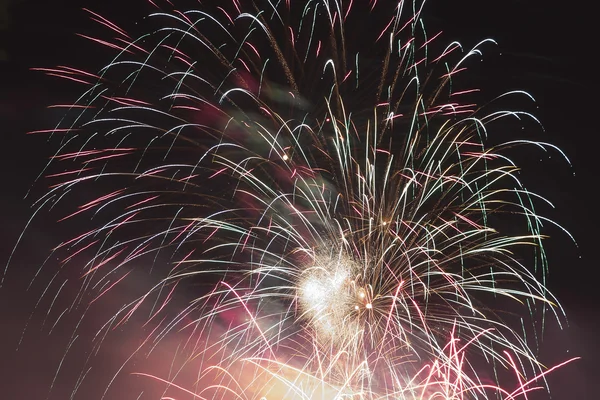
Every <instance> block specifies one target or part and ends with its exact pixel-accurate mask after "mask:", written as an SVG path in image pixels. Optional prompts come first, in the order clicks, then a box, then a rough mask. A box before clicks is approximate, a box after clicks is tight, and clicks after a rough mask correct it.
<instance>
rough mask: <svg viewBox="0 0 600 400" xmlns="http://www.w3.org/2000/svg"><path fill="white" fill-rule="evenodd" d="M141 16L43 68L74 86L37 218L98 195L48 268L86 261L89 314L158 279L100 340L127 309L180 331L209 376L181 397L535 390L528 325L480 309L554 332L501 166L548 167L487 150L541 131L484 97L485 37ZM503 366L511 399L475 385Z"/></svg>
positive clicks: (300, 14)
mask: <svg viewBox="0 0 600 400" xmlns="http://www.w3.org/2000/svg"><path fill="white" fill-rule="evenodd" d="M149 3H150V4H151V6H152V7H153V8H154V10H155V11H154V12H153V13H152V14H151V15H150V16H149V17H148V18H147V19H146V20H145V21H144V24H145V26H146V27H147V28H148V32H150V33H147V34H142V35H140V36H132V35H130V34H129V33H127V32H126V31H125V30H123V29H122V28H121V27H119V26H118V25H116V24H115V23H113V22H111V21H109V20H107V19H105V18H104V17H102V16H100V15H98V14H96V13H94V12H90V14H91V17H92V19H93V20H95V21H96V22H98V23H99V24H100V25H102V26H103V27H104V28H105V29H106V30H107V32H109V33H110V34H109V35H105V36H103V37H102V38H96V37H90V36H85V35H84V36H85V37H86V38H88V39H90V40H92V41H94V42H96V43H97V44H99V45H101V46H103V47H105V48H108V49H109V50H110V51H112V52H113V54H114V58H113V59H112V61H111V62H110V63H108V64H107V65H106V66H105V67H103V68H102V69H101V70H100V71H99V72H97V73H90V72H86V71H82V70H79V69H76V68H72V67H57V68H44V69H43V70H44V71H45V72H47V73H49V74H50V75H58V76H60V77H62V78H65V79H68V80H71V81H75V82H77V83H79V84H83V85H84V86H85V91H84V92H83V94H82V96H81V97H80V98H79V99H78V100H77V101H76V102H75V103H74V104H69V105H66V106H65V105H63V106H61V107H67V108H68V109H69V110H68V112H67V113H66V117H65V119H64V120H63V121H62V122H61V123H60V124H59V126H58V127H57V128H56V129H53V130H52V134H53V136H55V137H56V138H57V140H58V141H59V142H60V149H59V151H58V152H57V153H56V154H55V156H54V157H53V158H52V161H51V163H50V164H49V166H48V169H47V170H46V171H47V173H46V176H47V177H48V179H50V180H51V182H52V184H51V189H50V190H49V192H48V193H47V195H46V196H44V197H43V198H42V199H41V200H40V201H39V202H38V206H39V207H40V208H44V207H48V206H50V205H52V206H55V205H56V204H57V203H65V202H67V199H69V198H72V196H74V195H77V196H81V197H82V198H86V196H87V194H88V193H97V192H98V191H102V193H101V194H100V195H96V194H94V196H93V197H91V198H89V199H87V198H86V200H85V201H84V202H83V203H82V204H81V205H80V206H79V208H78V209H77V210H75V211H74V212H72V213H69V214H67V215H65V216H64V219H74V218H82V217H83V216H85V217H86V218H87V219H88V222H86V225H87V226H89V224H90V223H92V224H93V229H91V230H89V231H85V232H82V233H80V234H78V235H76V236H75V237H73V239H71V240H69V241H67V242H65V243H62V244H61V245H60V246H58V248H57V249H56V252H57V253H59V254H63V256H62V259H63V262H64V263H65V264H67V263H74V261H73V260H78V261H77V262H78V263H79V262H81V260H84V261H85V262H83V265H84V270H83V277H82V281H81V282H82V283H81V285H82V286H81V288H82V293H84V294H83V295H82V296H88V297H89V299H92V301H95V300H96V299H98V298H100V297H102V296H110V293H111V291H113V290H115V288H116V287H118V285H122V284H123V282H125V281H126V279H128V275H129V274H130V273H131V272H132V271H133V270H134V269H136V268H146V269H150V265H151V264H152V265H153V266H152V276H153V277H154V279H155V282H154V286H153V287H152V288H151V289H149V290H148V291H147V292H146V293H144V294H143V295H142V296H139V297H136V298H134V299H131V301H129V302H128V303H127V304H126V305H125V306H124V307H122V308H120V309H118V310H115V315H114V317H113V318H112V319H111V321H109V323H108V324H107V326H108V327H114V326H118V325H119V324H126V323H127V322H128V320H130V319H131V318H132V316H133V315H135V314H136V313H139V312H141V311H140V310H142V309H143V310H146V311H145V312H148V310H150V312H149V314H148V315H149V317H148V318H147V319H148V324H150V325H152V324H153V325H154V326H155V329H154V330H153V332H154V333H153V334H151V335H150V336H151V337H152V340H151V341H153V342H157V341H160V340H161V339H162V338H164V337H165V336H167V335H169V334H170V333H172V332H180V333H181V332H187V334H188V337H189V340H188V341H186V342H185V345H184V347H186V348H188V349H189V353H190V354H191V355H192V356H190V357H191V358H192V359H194V360H199V359H200V360H202V363H201V367H200V371H201V372H199V377H200V378H199V379H198V382H197V383H196V386H195V387H194V388H187V389H186V388H183V387H180V388H178V390H180V395H183V394H184V393H186V391H187V393H188V395H189V394H190V393H192V392H193V394H194V396H196V397H197V398H232V399H234V398H239V399H255V398H256V399H259V398H261V397H263V398H268V399H272V398H290V399H291V398H299V399H319V398H327V399H331V398H336V396H337V398H340V399H341V398H344V399H351V398H352V399H359V398H360V399H375V398H377V399H409V398H432V399H433V398H443V399H455V398H456V399H463V398H471V397H478V398H487V397H488V396H491V397H494V398H496V397H502V398H506V399H508V398H516V397H519V396H521V395H524V393H525V392H526V391H527V390H530V389H531V388H530V387H529V386H528V385H529V383H528V382H529V381H528V380H530V379H532V380H534V381H535V382H537V383H539V382H540V381H543V379H540V378H543V376H544V374H545V372H547V370H546V369H545V367H544V366H542V365H541V363H539V362H538V361H537V359H536V355H535V348H534V347H535V346H533V347H532V346H531V343H530V340H528V339H527V338H526V337H525V331H527V330H528V329H529V328H528V329H525V330H523V329H521V328H519V329H515V328H514V327H513V325H511V324H509V323H507V321H506V320H505V318H504V317H503V315H502V314H501V313H499V312H498V311H497V310H496V309H494V307H493V306H490V303H489V302H490V301H491V303H492V304H504V303H503V301H504V300H501V299H505V300H507V301H510V302H511V303H514V304H515V306H518V307H520V308H521V310H522V312H523V314H524V315H525V316H527V315H528V314H530V315H536V316H540V315H545V314H547V313H548V312H549V313H550V314H551V315H554V316H556V317H557V318H558V319H559V320H560V319H561V317H560V315H561V310H560V307H559V306H558V302H557V301H556V300H555V299H554V297H553V296H552V295H551V294H550V293H549V292H548V291H547V290H546V289H545V287H544V285H543V276H544V274H545V271H546V259H545V255H544V251H543V247H542V238H543V236H542V233H541V228H542V226H543V225H544V224H547V223H553V222H552V221H549V220H547V219H545V218H544V217H542V216H540V215H538V214H537V213H536V207H537V205H538V204H540V203H547V201H546V200H545V199H544V198H542V197H540V196H538V195H536V194H534V193H531V192H529V191H528V190H526V188H525V187H524V186H523V185H522V184H521V183H520V181H519V179H518V174H517V172H518V166H517V165H516V164H515V163H514V162H513V161H511V159H510V158H509V154H508V153H509V152H508V150H509V149H512V148H513V147H515V146H520V145H524V146H532V147H534V148H536V149H541V150H542V151H546V150H550V151H557V152H559V153H560V151H559V150H558V149H556V148H555V147H553V146H551V145H549V144H545V143H540V142H533V141H530V140H516V141H515V140H509V141H507V142H505V143H501V142H500V141H499V140H498V137H497V136H496V137H495V138H491V137H490V138H488V136H491V135H492V133H493V132H495V131H497V130H498V127H500V128H507V127H512V128H510V129H514V127H519V126H520V125H521V124H524V123H526V122H527V121H533V122H536V120H535V117H534V116H532V115H531V114H529V113H527V112H523V111H519V110H505V109H502V108H499V107H498V106H496V104H498V103H502V104H506V103H507V102H506V101H505V100H507V99H509V100H510V99H511V98H513V97H515V98H524V99H530V97H531V96H529V95H528V94H527V93H524V92H513V93H506V94H503V95H502V96H500V97H499V101H498V102H491V103H488V104H487V105H485V106H480V105H478V104H477V103H476V101H475V100H476V98H477V97H479V95H477V92H478V90H477V88H474V87H469V86H468V82H469V79H468V72H466V69H467V67H468V66H469V64H470V63H471V62H472V60H474V59H476V60H478V59H479V58H480V57H481V55H482V53H481V49H482V48H484V47H486V46H487V45H489V44H491V43H493V41H491V40H483V41H482V42H480V43H478V44H477V45H476V46H474V47H473V48H469V49H465V48H463V47H462V45H461V44H460V43H457V42H452V43H449V44H448V45H447V46H446V47H441V46H440V45H439V43H440V40H441V39H439V38H437V35H436V34H434V35H428V33H427V31H426V30H425V28H424V22H423V21H422V18H421V13H422V8H423V6H424V4H423V3H422V2H420V1H415V2H409V1H406V2H404V1H401V2H399V3H395V2H381V1H379V2H377V1H368V2H367V1H339V0H338V1H334V0H311V1H302V2H300V1H289V0H288V1H279V2H269V1H264V2H261V1H256V2H246V1H243V2H242V1H237V0H232V1H226V2H218V5H217V2H215V4H214V5H204V4H203V5H199V4H195V7H193V8H189V9H186V8H181V7H184V6H183V5H182V4H181V3H173V4H171V2H169V1H164V2H158V1H157V2H153V1H150V2H149ZM465 74H466V79H462V77H463V76H465ZM458 82H463V83H462V85H463V86H462V87H461V85H459V83H458ZM464 82H466V84H465V83H464ZM508 103H510V101H509V102H508ZM501 121H508V122H501ZM500 139H501V137H500ZM491 143H494V144H493V145H492V144H491ZM560 154H562V153H560ZM53 168H54V169H57V172H54V171H52V169H53ZM88 197H89V196H88ZM90 218H91V220H90ZM90 221H91V222H90ZM507 226H510V229H507V228H506V227H507ZM507 232H510V233H507ZM515 232H516V233H515ZM522 247H523V248H525V249H529V250H528V251H529V253H531V255H532V256H531V257H530V258H531V262H529V261H528V262H525V261H523V259H522V258H521V257H520V256H518V254H529V253H528V252H527V251H523V250H519V248H522ZM163 260H167V261H168V262H163ZM159 264H162V266H161V265H159ZM164 265H167V266H168V267H167V268H165V267H164ZM181 292H183V293H185V294H186V295H189V294H190V293H193V294H194V295H193V301H191V302H189V303H188V304H186V305H185V306H183V307H179V308H177V307H176V306H175V303H176V302H175V301H174V300H173V299H174V297H175V295H176V294H177V293H181ZM490 299H492V300H490ZM494 302H495V303H494ZM107 329H108V328H107ZM536 329H537V328H536ZM182 368H183V367H182ZM505 369H508V370H511V371H515V372H516V375H517V377H518V385H517V386H518V388H519V389H518V390H516V391H513V390H504V389H501V385H500V384H499V382H496V384H494V385H492V384H489V383H485V382H486V381H487V380H488V379H491V378H493V377H498V376H499V375H501V374H502V373H501V372H499V371H502V370H505ZM140 373H141V374H143V373H144V372H143V371H140ZM154 379H157V380H161V379H164V381H165V382H166V383H167V384H168V385H171V386H172V387H176V383H175V381H174V380H173V379H171V378H169V379H167V378H161V377H156V376H155V377H154Z"/></svg>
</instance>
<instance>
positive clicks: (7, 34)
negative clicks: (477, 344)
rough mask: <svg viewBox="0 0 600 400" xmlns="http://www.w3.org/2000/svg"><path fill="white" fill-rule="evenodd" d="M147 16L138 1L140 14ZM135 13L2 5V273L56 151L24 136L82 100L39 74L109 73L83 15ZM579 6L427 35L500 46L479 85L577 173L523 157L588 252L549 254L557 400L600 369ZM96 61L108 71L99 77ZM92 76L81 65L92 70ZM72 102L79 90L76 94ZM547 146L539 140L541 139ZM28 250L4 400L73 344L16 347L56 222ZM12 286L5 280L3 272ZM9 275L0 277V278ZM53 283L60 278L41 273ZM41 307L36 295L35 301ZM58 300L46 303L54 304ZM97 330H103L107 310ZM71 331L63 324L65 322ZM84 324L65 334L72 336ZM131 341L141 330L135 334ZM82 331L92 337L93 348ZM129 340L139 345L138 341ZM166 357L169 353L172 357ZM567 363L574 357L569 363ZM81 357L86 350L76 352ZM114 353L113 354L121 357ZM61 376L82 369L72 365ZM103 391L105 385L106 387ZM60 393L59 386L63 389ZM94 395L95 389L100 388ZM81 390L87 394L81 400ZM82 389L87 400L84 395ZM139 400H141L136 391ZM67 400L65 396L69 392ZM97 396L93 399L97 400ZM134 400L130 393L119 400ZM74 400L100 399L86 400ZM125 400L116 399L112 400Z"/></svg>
mask: <svg viewBox="0 0 600 400" xmlns="http://www.w3.org/2000/svg"><path fill="white" fill-rule="evenodd" d="M140 2H141V1H140ZM133 3H137V1H136V0H126V1H119V2H117V1H113V0H107V1H104V2H97V4H96V3H95V2H93V1H66V0H55V1H48V0H43V1H42V0H20V1H17V0H15V1H12V2H11V1H9V0H0V122H1V124H0V134H1V135H2V142H0V143H1V144H0V149H1V150H2V156H1V157H0V164H1V165H0V180H1V184H0V215H1V217H0V221H1V222H2V225H1V230H0V234H1V240H0V268H2V269H3V268H4V264H5V260H7V258H8V256H9V255H10V253H11V251H12V248H13V245H14V243H15V242H16V240H17V239H18V237H19V235H20V232H21V231H22V230H23V228H24V226H25V225H26V223H27V221H28V219H29V217H30V215H31V213H32V210H31V208H30V204H31V200H30V199H25V200H24V197H25V195H26V193H27V192H28V190H29V189H30V187H31V184H32V182H33V180H34V179H35V177H36V175H37V174H38V173H39V172H40V171H41V169H42V167H43V165H44V163H45V162H46V161H47V159H48V156H49V155H50V152H51V150H52V149H53V147H50V146H47V145H46V142H45V140H44V138H42V137H40V136H31V135H29V136H28V135H26V134H25V132H27V131H30V130H35V129H47V128H50V127H52V126H54V124H55V122H56V120H57V118H58V117H59V115H58V114H56V113H55V112H53V111H49V110H47V109H46V108H45V107H46V106H47V105H49V104H52V103H56V102H59V101H61V100H68V99H72V98H73V96H75V94H76V92H71V93H69V91H68V90H65V85H64V84H63V82H61V81H60V80H56V79H52V78H49V77H46V76H44V75H43V74H41V73H37V72H32V71H30V70H29V69H30V68H31V67H39V66H41V67H51V66H55V65H57V64H62V65H82V62H81V61H82V60H85V61H86V62H88V61H89V63H90V65H101V64H102V62H101V61H100V60H101V55H98V54H95V53H92V54H90V51H89V48H90V46H89V44H88V43H87V42H85V41H84V40H83V39H80V38H77V37H76V36H75V33H76V32H82V31H88V32H89V30H90V22H89V21H88V19H87V16H86V14H85V13H83V12H82V11H81V8H82V7H91V8H92V9H94V10H99V11H102V12H103V13H105V14H106V15H108V16H118V18H119V19H120V20H121V21H127V19H128V18H129V16H131V21H135V20H136V18H138V17H142V16H144V15H145V11H143V12H140V11H139V10H135V9H134V8H133V6H131V5H127V6H124V4H133ZM581 7H582V6H581V5H580V4H577V2H558V1H542V0H531V1H527V0H505V1H496V0H488V1H481V0H479V1H476V0H456V1H446V0H444V1H442V0H430V1H429V3H428V5H427V12H426V17H427V18H428V19H427V20H426V21H428V22H429V25H430V26H434V27H440V28H442V30H443V31H444V34H443V36H442V38H441V40H442V41H446V42H447V41H449V40H451V39H457V40H460V41H461V42H463V43H465V44H467V45H469V44H471V45H472V44H475V43H476V42H477V41H478V40H479V39H482V38H485V37H491V38H494V39H496V40H497V41H498V42H499V46H498V51H497V52H496V53H501V56H500V55H498V54H496V55H495V54H494V50H493V49H491V50H490V49H488V51H487V52H486V53H485V57H484V59H485V60H490V61H486V62H488V64H487V66H486V68H487V70H486V73H487V74H489V75H490V76H494V79H493V81H489V82H482V84H481V86H483V88H484V89H486V90H491V91H493V90H494V89H495V88H498V90H499V89H500V88H503V89H524V90H526V91H528V92H530V93H532V94H533V95H534V97H535V98H536V99H537V101H538V104H539V109H538V110H537V112H536V116H538V117H539V118H540V120H541V121H542V123H543V124H544V127H545V130H546V131H545V133H544V134H543V135H545V136H544V137H543V139H544V140H545V141H547V142H550V143H553V144H556V145H557V146H559V147H560V148H561V149H562V150H564V152H565V153H566V154H567V156H568V157H569V158H570V160H571V161H572V165H573V166H572V168H571V167H569V166H568V165H566V164H565V163H563V162H559V161H558V160H556V158H557V157H556V158H553V159H551V160H548V159H544V160H542V161H540V160H539V157H538V154H536V156H535V157H533V156H532V157H530V158H529V157H528V156H527V155H524V159H523V163H524V164H525V167H526V168H527V171H529V172H528V173H527V172H526V173H525V175H524V180H525V183H526V184H527V186H528V187H529V188H531V189H533V191H535V192H538V193H541V194H543V195H544V196H545V197H547V198H548V199H550V200H551V201H552V202H553V203H554V205H555V206H556V210H555V211H551V212H550V215H549V216H550V217H551V218H553V219H554V220H556V221H557V222H559V223H560V224H561V225H562V226H564V227H565V228H566V229H567V230H569V231H570V232H571V233H572V234H573V236H574V237H575V238H576V240H577V242H578V245H579V247H576V246H574V245H573V244H571V243H570V242H569V240H568V238H567V237H566V236H564V235H562V234H561V233H560V232H558V231H556V232H553V237H552V238H551V239H549V240H548V243H547V247H548V255H549V257H550V271H551V272H550V276H549V281H548V286H549V288H550V289H551V290H552V291H553V292H554V293H555V294H556V296H557V297H558V298H559V299H560V300H561V301H562V303H563V306H564V308H565V310H566V312H567V316H568V318H569V327H567V328H565V329H564V330H562V331H561V330H559V329H558V328H557V327H556V326H554V325H553V324H549V327H548V331H547V335H546V338H545V341H544V344H543V345H542V358H543V359H544V360H547V361H548V363H549V364H552V363H553V362H554V363H556V362H559V361H561V360H564V359H566V358H568V357H571V356H576V355H579V356H581V357H583V359H582V360H580V361H577V362H575V363H574V364H571V365H569V366H567V367H565V368H563V369H562V370H560V371H558V372H556V373H555V374H553V375H552V376H551V377H550V379H549V380H550V383H551V385H552V389H553V398H555V399H559V400H562V399H565V400H566V399H576V400H577V399H590V400H591V399H596V398H598V390H597V389H596V388H595V384H597V382H595V381H594V378H596V379H597V373H596V370H597V368H598V367H597V365H598V362H597V361H596V360H597V359H598V357H600V351H599V349H598V333H599V331H598V329H599V328H600V322H599V315H600V313H599V312H598V311H597V310H598V306H600V301H599V300H598V298H599V296H598V293H599V292H600V285H599V283H598V282H599V281H598V279H597V276H600V274H599V273H598V271H597V269H598V262H597V257H596V254H595V253H596V250H597V249H598V239H599V237H598V233H597V232H598V228H597V227H598V226H600V225H598V222H599V221H598V216H597V215H598V206H597V204H598V198H599V197H598V194H597V191H598V183H599V179H598V176H597V173H598V159H599V156H598V148H599V147H598V144H597V143H598V140H599V139H598V128H597V126H598V124H597V122H596V120H595V118H597V117H598V114H599V113H598V111H597V109H596V108H597V106H596V97H597V93H598V90H597V89H598V87H597V81H598V73H597V65H598V64H597V61H596V58H597V57H598V55H597V51H598V41H597V37H598V34H597V30H596V29H595V28H594V25H592V23H596V21H593V20H592V15H595V14H594V12H592V8H593V7H594V6H592V5H589V6H586V7H589V8H588V9H585V8H581ZM94 58H99V61H98V62H99V64H93V60H94ZM83 65H85V64H83ZM69 88H72V86H69ZM538 139H540V138H538ZM32 226H33V228H32V229H31V230H30V231H29V233H28V235H27V236H26V237H25V238H24V240H23V242H22V246H21V248H20V251H19V252H18V253H16V255H15V256H14V259H13V261H12V264H11V268H10V269H9V270H8V272H7V274H6V276H5V278H4V284H3V287H2V288H0V322H1V323H0V326H1V327H2V329H1V330H0V360H1V361H0V367H1V368H0V369H2V370H3V372H1V373H0V398H7V399H8V398H12V399H21V398H23V399H45V398H46V396H47V393H48V390H47V389H48V387H49V386H50V384H51V382H52V380H53V378H54V373H55V371H56V365H57V363H59V362H60V359H61V356H62V354H63V353H64V351H63V349H64V348H65V345H66V344H67V343H68V342H69V340H70V333H62V332H61V331H60V329H61V328H56V329H57V331H52V332H51V333H49V332H48V331H49V326H51V324H49V323H47V324H46V325H45V328H42V321H39V319H43V316H42V317H40V316H36V317H35V318H33V319H32V322H30V323H29V327H28V330H27V331H26V334H25V336H24V337H23V342H22V344H21V345H20V346H19V349H18V351H17V350H16V349H17V345H18V343H19V340H20V337H21V333H22V331H23V329H24V327H25V325H26V324H27V321H28V318H29V317H30V314H31V313H32V310H33V308H34V305H35V301H36V300H37V298H38V295H39V290H40V288H42V289H43V285H42V284H41V282H38V285H37V286H35V287H34V288H33V289H31V290H30V291H29V292H26V291H25V289H26V287H27V283H28V282H29V281H30V280H31V278H32V276H33V274H34V273H35V271H36V269H37V267H38V266H39V265H40V264H41V263H42V262H43V261H44V259H45V258H46V256H47V255H48V254H49V250H50V249H51V248H52V246H53V245H55V244H56V243H58V242H59V241H60V239H61V235H63V233H62V232H60V231H57V230H56V226H55V224H54V220H53V219H52V218H51V217H49V216H47V215H40V217H39V218H38V219H36V220H35V222H34V224H33V225H32ZM2 273H3V272H2ZM0 275H1V273H0ZM43 276H44V278H40V280H43V279H46V278H51V276H52V273H51V272H44V273H43ZM32 293H33V294H34V295H32ZM51 299H52V296H48V297H46V298H45V300H44V301H51ZM96 312H97V318H98V320H102V319H103V318H104V319H105V318H106V315H103V314H102V310H97V311H96ZM63 322H65V321H63ZM75 322H76V321H75V320H73V321H66V322H65V326H69V323H75ZM129 329H135V324H134V326H133V327H130V328H129ZM89 330H90V332H86V328H85V327H83V329H82V336H85V335H86V334H88V335H89V334H91V331H92V328H90V329H89ZM122 337H126V338H128V340H133V339H131V336H127V335H125V334H124V335H123V336H122ZM126 346H127V343H112V344H111V343H109V344H108V346H106V345H105V347H109V350H106V351H104V353H103V354H102V356H101V361H99V364H97V365H98V368H100V369H102V366H103V365H104V364H105V365H106V366H112V367H107V368H106V369H107V370H108V369H109V368H114V365H115V364H114V361H112V359H111V357H112V356H113V355H115V354H121V353H119V351H120V349H122V348H126ZM169 346H170V344H166V345H165V348H164V349H163V351H169V350H168V349H169ZM567 350H568V352H567ZM74 351H82V354H84V353H85V349H83V350H80V349H76V350H74ZM113 353H114V354H113ZM63 368H64V369H67V370H68V368H74V369H75V368H77V367H76V363H74V364H73V365H66V366H64V367H63ZM97 379H98V382H100V381H101V379H100V378H97ZM58 381H60V380H58ZM93 387H94V386H93V379H92V383H91V384H89V385H88V386H87V388H93ZM84 389H85V388H84ZM84 389H82V392H83V391H84ZM130 389H131V390H132V393H134V392H135V390H136V388H130ZM66 390H67V389H65V393H63V394H68V393H69V392H68V391H66ZM90 390H94V389H90ZM121 394H122V395H123V397H124V398H128V397H126V396H125V392H123V393H121ZM80 396H81V397H78V398H90V399H92V398H100V397H99V396H98V397H93V396H92V395H91V394H90V397H88V396H85V395H83V394H81V393H80ZM50 398H51V399H60V398H67V397H61V388H60V387H57V388H55V389H54V390H53V394H52V396H51V397H50ZM112 398H119V397H112Z"/></svg>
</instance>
